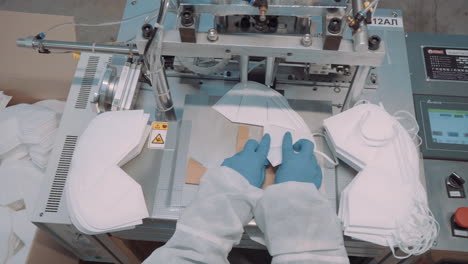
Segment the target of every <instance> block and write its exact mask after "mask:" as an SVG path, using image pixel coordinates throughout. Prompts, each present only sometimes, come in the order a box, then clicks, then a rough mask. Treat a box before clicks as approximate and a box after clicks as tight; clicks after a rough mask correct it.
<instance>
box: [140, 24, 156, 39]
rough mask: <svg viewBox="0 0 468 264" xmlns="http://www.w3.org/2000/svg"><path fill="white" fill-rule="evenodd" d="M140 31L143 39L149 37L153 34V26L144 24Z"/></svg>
mask: <svg viewBox="0 0 468 264" xmlns="http://www.w3.org/2000/svg"><path fill="white" fill-rule="evenodd" d="M141 32H142V33H141V34H142V36H143V38H144V39H150V38H151V35H152V34H153V26H152V25H150V24H144V25H143V26H142V27H141Z"/></svg>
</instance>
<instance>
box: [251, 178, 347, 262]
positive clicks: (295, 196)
mask: <svg viewBox="0 0 468 264" xmlns="http://www.w3.org/2000/svg"><path fill="white" fill-rule="evenodd" d="M254 215H255V222H256V223H257V225H258V227H259V228H260V230H261V231H262V232H263V233H264V240H265V243H266V246H267V248H268V251H269V252H270V254H271V255H272V256H273V262H272V263H273V264H278V263H281V264H283V263H288V264H289V263H294V264H302V263H314V264H330V263H336V264H338V263H339V264H342V263H343V264H348V263H349V259H348V256H347V253H346V250H345V247H344V242H343V233H342V230H341V223H340V221H339V219H338V217H337V216H336V214H335V212H334V211H333V209H332V207H331V206H330V204H329V201H328V200H327V199H325V198H324V197H323V196H322V195H321V194H320V193H319V192H318V190H317V188H316V187H315V185H314V184H311V183H300V182H285V183H281V184H275V185H271V186H269V187H268V188H267V189H266V190H265V191H264V193H263V197H262V198H261V199H260V200H259V201H258V202H257V206H256V208H255V210H254Z"/></svg>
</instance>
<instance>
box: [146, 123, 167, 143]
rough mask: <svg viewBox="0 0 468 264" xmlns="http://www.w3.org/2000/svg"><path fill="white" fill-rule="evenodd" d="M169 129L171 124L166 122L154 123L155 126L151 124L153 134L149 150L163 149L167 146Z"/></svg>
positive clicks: (149, 140) (149, 141)
mask: <svg viewBox="0 0 468 264" xmlns="http://www.w3.org/2000/svg"><path fill="white" fill-rule="evenodd" d="M168 129H169V124H168V123H166V122H153V124H151V133H150V136H149V139H148V148H150V149H163V148H164V146H165V145H166V136H167V130H168Z"/></svg>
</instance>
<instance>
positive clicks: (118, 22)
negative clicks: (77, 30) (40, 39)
mask: <svg viewBox="0 0 468 264" xmlns="http://www.w3.org/2000/svg"><path fill="white" fill-rule="evenodd" d="M156 11H158V9H154V10H151V11H148V12H145V13H142V14H140V15H136V16H133V17H129V18H126V19H122V20H118V21H111V22H103V23H97V24H86V23H72V22H67V23H62V24H57V25H54V26H52V27H50V28H49V29H47V31H46V32H45V34H47V33H50V32H52V31H55V30H57V29H59V28H61V27H65V26H80V27H103V26H112V25H118V24H122V23H126V22H130V21H133V20H135V19H139V18H141V17H144V16H147V15H149V14H152V13H155V12H156Z"/></svg>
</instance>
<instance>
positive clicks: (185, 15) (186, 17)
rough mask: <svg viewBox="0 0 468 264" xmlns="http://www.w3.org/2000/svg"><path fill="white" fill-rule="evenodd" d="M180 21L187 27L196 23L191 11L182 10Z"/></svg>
mask: <svg viewBox="0 0 468 264" xmlns="http://www.w3.org/2000/svg"><path fill="white" fill-rule="evenodd" d="M180 23H181V24H182V25H183V26H185V27H190V26H191V25H193V23H194V19H193V13H192V12H191V11H184V12H182V16H181V18H180Z"/></svg>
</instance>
